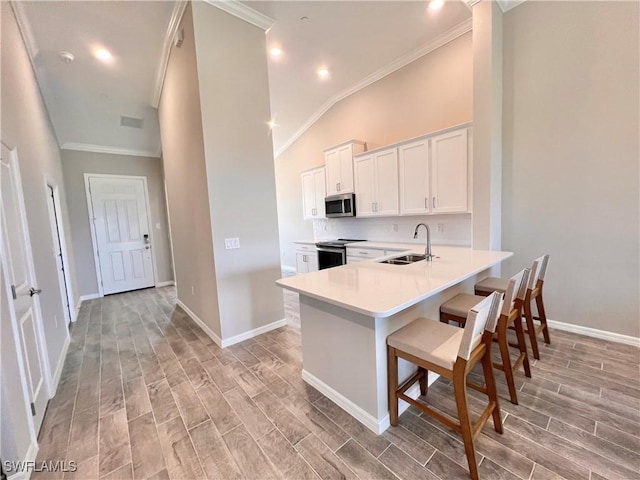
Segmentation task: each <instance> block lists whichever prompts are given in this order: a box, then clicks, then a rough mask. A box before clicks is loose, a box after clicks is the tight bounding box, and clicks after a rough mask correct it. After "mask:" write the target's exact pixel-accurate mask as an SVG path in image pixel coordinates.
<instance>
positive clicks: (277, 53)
mask: <svg viewBox="0 0 640 480" xmlns="http://www.w3.org/2000/svg"><path fill="white" fill-rule="evenodd" d="M269 53H270V54H271V56H272V57H279V56H280V55H282V49H281V48H279V47H273V48H272V49H271V50H269Z"/></svg>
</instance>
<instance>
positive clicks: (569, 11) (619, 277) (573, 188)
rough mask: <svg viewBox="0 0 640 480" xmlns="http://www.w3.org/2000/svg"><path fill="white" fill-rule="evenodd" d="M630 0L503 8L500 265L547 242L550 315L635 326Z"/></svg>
mask: <svg viewBox="0 0 640 480" xmlns="http://www.w3.org/2000/svg"><path fill="white" fill-rule="evenodd" d="M639 7H640V4H639V3H638V2H525V3H524V4H523V5H521V6H519V7H517V8H515V9H513V10H511V11H509V12H508V13H507V14H505V17H504V144H503V146H504V159H503V160H504V170H503V186H504V191H503V194H504V197H503V236H502V241H503V248H504V249H505V250H512V251H513V252H515V256H514V257H513V260H512V261H511V262H510V267H509V268H506V269H505V270H509V269H510V271H507V272H505V273H507V274H508V273H511V272H514V271H516V270H517V269H520V268H522V267H523V266H525V265H529V264H530V262H531V261H532V260H533V258H535V257H537V256H539V255H542V254H544V253H549V254H551V260H550V264H549V269H548V275H547V279H546V282H545V294H546V298H545V305H546V307H547V316H548V317H549V318H551V319H554V320H559V321H562V322H568V323H573V324H576V325H582V326H586V327H592V328H596V329H601V330H606V331H610V332H615V333H620V334H624V335H631V336H634V337H639V336H640V304H639V302H640V301H639V291H640V280H639V276H640V273H639V269H640V258H639V250H640V241H639V230H640V208H639V207H640V199H639V195H640V185H639V175H640V165H639V163H640V162H639V158H640V151H639V146H640V138H639V135H640V133H639V132H640V119H639V108H638V105H640V94H639V85H640V75H639V70H640V65H639V61H640V38H639V21H640V20H639V19H640V8H639ZM552 337H553V335H552ZM552 341H553V338H552Z"/></svg>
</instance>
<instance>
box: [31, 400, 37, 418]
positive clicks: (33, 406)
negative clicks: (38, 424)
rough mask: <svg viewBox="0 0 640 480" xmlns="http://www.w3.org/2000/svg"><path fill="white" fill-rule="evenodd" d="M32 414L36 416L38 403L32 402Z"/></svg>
mask: <svg viewBox="0 0 640 480" xmlns="http://www.w3.org/2000/svg"><path fill="white" fill-rule="evenodd" d="M31 415H33V416H34V417H35V416H36V404H35V403H33V402H31Z"/></svg>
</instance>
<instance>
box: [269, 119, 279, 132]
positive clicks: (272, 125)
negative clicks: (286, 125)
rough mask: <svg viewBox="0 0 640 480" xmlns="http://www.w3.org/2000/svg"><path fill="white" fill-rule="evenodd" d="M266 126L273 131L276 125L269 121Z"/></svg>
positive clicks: (273, 121)
mask: <svg viewBox="0 0 640 480" xmlns="http://www.w3.org/2000/svg"><path fill="white" fill-rule="evenodd" d="M267 125H269V128H270V129H272V130H273V127H275V126H276V125H277V123H276V121H275V120H269V121H268V122H267Z"/></svg>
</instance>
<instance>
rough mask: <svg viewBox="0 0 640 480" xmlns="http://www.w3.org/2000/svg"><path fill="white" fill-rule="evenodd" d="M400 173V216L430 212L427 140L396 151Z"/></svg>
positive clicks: (404, 146) (403, 146)
mask: <svg viewBox="0 0 640 480" xmlns="http://www.w3.org/2000/svg"><path fill="white" fill-rule="evenodd" d="M398 163H399V171H400V182H399V183H400V215H424V214H426V213H429V212H430V205H431V194H430V191H429V140H428V139H424V140H419V141H417V142H413V143H410V144H407V145H402V146H401V147H400V148H399V149H398Z"/></svg>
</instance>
